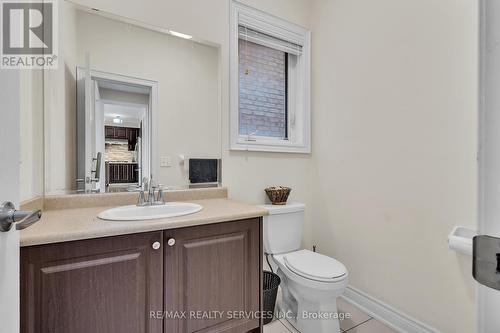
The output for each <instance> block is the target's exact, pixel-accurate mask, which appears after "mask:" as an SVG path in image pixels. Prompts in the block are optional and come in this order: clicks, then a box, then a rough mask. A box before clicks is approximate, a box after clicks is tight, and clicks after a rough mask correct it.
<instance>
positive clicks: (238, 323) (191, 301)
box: [164, 219, 262, 333]
mask: <svg viewBox="0 0 500 333" xmlns="http://www.w3.org/2000/svg"><path fill="white" fill-rule="evenodd" d="M259 228H260V223H259V219H249V220H245V221H237V222H228V223H218V224H212V225H207V226H200V227H196V228H183V229H175V230H165V232H164V235H165V239H164V244H165V256H164V260H165V263H164V265H165V291H164V292H165V311H167V313H169V312H170V311H173V313H187V314H193V313H194V314H197V315H196V316H195V317H194V318H192V317H191V316H188V318H166V319H165V320H164V324H165V329H164V332H189V333H191V332H227V333H229V332H231V333H233V332H234V333H241V332H248V331H251V330H252V329H255V328H257V327H259V319H258V317H257V316H255V315H257V314H258V311H259V309H260V290H261V288H260V281H261V266H260V262H261V260H260V259H261V257H262V255H261V251H260V246H261V245H260V229H259ZM170 239H174V240H175V245H174V246H168V240H170ZM241 310H244V311H246V314H248V316H241V317H240V316H234V314H236V313H237V312H238V311H241ZM209 317H211V318H209Z"/></svg>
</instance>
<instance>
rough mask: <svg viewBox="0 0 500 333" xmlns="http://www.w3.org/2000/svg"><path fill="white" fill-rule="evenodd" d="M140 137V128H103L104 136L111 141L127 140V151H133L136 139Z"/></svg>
mask: <svg viewBox="0 0 500 333" xmlns="http://www.w3.org/2000/svg"><path fill="white" fill-rule="evenodd" d="M140 135H141V129H140V128H133V127H118V126H105V127H104V136H105V138H106V139H111V140H127V141H128V150H134V149H135V144H136V143H137V138H138V137H139V136H140Z"/></svg>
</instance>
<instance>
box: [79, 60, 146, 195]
mask: <svg viewBox="0 0 500 333" xmlns="http://www.w3.org/2000/svg"><path fill="white" fill-rule="evenodd" d="M77 78H78V79H77V82H78V88H77V96H78V97H77V99H78V100H79V103H78V107H77V114H78V119H79V120H80V122H82V123H83V122H84V123H85V124H87V126H81V127H80V132H81V133H80V135H78V145H79V147H81V149H79V158H78V174H79V175H81V177H80V178H79V179H78V181H77V182H78V184H79V186H78V191H79V192H94V193H98V192H123V191H139V190H140V189H141V187H142V184H143V178H144V176H145V175H146V177H147V175H149V174H150V172H149V163H147V161H148V160H149V157H148V155H149V151H150V149H149V145H150V138H151V133H150V126H149V124H150V122H151V118H150V114H151V107H152V103H151V101H152V88H154V87H155V83H154V82H148V81H147V80H142V81H143V82H144V85H141V84H140V82H141V80H140V79H136V78H132V77H127V76H124V75H118V74H113V73H106V72H99V71H95V70H90V69H85V68H81V67H79V68H77ZM89 83H90V84H89ZM89 86H90V89H89ZM92 92H93V93H92ZM88 102H90V103H88ZM89 110H90V112H89ZM89 113H90V116H89ZM89 131H90V132H91V133H90V134H91V135H88V134H89V133H88V132H89ZM88 138H90V140H89V139H88ZM103 160H104V163H103ZM89 161H90V164H89ZM145 161H146V162H145ZM88 171H90V174H91V175H92V176H91V177H84V175H88V174H89V172H88Z"/></svg>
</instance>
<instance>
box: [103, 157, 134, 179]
mask: <svg viewBox="0 0 500 333" xmlns="http://www.w3.org/2000/svg"><path fill="white" fill-rule="evenodd" d="M137 168H138V165H137V163H113V162H106V184H124V183H137V182H138V181H139V172H138V170H137Z"/></svg>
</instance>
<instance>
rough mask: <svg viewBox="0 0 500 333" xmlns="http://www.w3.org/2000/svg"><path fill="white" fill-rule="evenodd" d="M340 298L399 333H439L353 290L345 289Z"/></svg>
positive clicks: (352, 288)
mask: <svg viewBox="0 0 500 333" xmlns="http://www.w3.org/2000/svg"><path fill="white" fill-rule="evenodd" d="M342 297H343V298H344V299H345V300H346V301H347V302H349V303H351V304H353V305H355V306H357V307H358V308H360V309H361V310H363V311H364V312H366V313H367V314H368V315H369V316H371V317H373V318H375V319H377V320H378V321H380V322H382V323H384V324H386V325H387V326H389V327H391V328H393V329H395V330H396V331H398V332H401V333H441V332H440V331H438V330H437V329H435V328H432V327H430V326H428V325H426V324H424V323H422V322H420V321H418V320H416V319H414V318H412V317H410V316H408V315H406V314H404V313H402V312H401V311H399V310H396V309H394V308H393V307H391V306H389V305H387V304H385V303H383V302H381V301H379V300H377V299H375V298H373V297H371V296H369V295H367V294H365V293H364V292H362V291H360V290H358V289H356V288H354V287H351V286H349V287H347V289H346V290H345V291H344V294H343V295H342Z"/></svg>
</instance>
